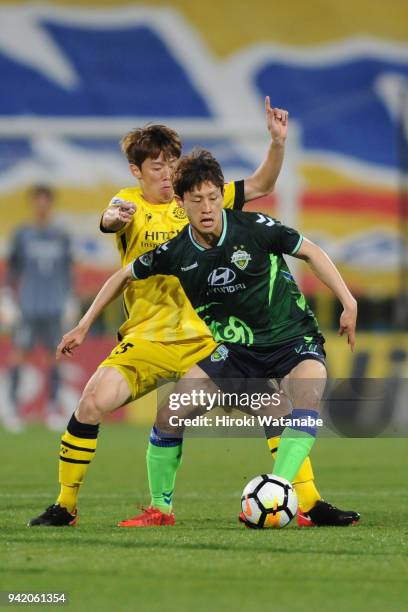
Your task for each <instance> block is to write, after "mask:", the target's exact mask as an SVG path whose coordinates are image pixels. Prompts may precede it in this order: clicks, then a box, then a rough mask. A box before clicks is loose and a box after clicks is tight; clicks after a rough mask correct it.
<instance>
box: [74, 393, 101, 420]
mask: <svg viewBox="0 0 408 612" xmlns="http://www.w3.org/2000/svg"><path fill="white" fill-rule="evenodd" d="M76 414H77V417H78V419H79V420H80V421H81V423H88V424H89V425H98V423H100V422H101V420H102V417H103V410H102V408H101V406H100V405H99V404H98V401H97V398H96V394H95V393H94V392H93V391H85V392H84V393H83V395H82V397H81V399H80V402H79V406H78V409H77V413H76Z"/></svg>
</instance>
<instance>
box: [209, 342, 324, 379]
mask: <svg viewBox="0 0 408 612" xmlns="http://www.w3.org/2000/svg"><path fill="white" fill-rule="evenodd" d="M323 345H324V338H323V336H317V337H315V338H313V339H312V340H311V341H309V339H308V340H307V341H306V340H305V339H304V338H303V337H300V338H295V339H294V340H290V341H289V342H287V343H286V344H280V345H276V346H271V347H270V348H269V347H268V348H265V349H263V348H262V349H259V348H254V347H246V346H242V345H240V344H229V343H224V344H221V345H219V346H218V347H217V348H216V349H215V351H213V352H212V353H211V355H210V356H209V357H206V358H205V359H203V360H202V361H199V362H198V364H197V365H198V366H199V367H200V368H202V369H203V370H204V372H205V373H206V374H208V376H209V377H210V378H211V379H213V380H214V381H216V382H217V379H220V381H219V382H218V384H219V386H220V387H224V388H226V385H225V384H222V382H221V381H222V380H225V379H228V380H231V379H243V378H245V379H258V380H261V379H262V380H267V379H270V378H276V379H281V378H284V376H286V375H287V374H289V372H291V370H293V368H294V367H296V366H297V365H298V364H299V363H301V362H302V361H305V360H306V359H314V360H316V361H320V362H321V363H323V365H325V357H326V352H325V350H324V348H323ZM232 387H235V385H234V384H233V385H232ZM228 388H231V387H228Z"/></svg>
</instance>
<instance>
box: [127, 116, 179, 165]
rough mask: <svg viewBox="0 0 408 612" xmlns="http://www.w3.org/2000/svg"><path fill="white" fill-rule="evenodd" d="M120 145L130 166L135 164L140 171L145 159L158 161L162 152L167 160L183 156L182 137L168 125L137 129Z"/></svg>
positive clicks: (154, 125) (147, 126)
mask: <svg viewBox="0 0 408 612" xmlns="http://www.w3.org/2000/svg"><path fill="white" fill-rule="evenodd" d="M120 144H121V147H122V151H123V153H124V154H125V155H126V157H127V159H128V162H129V164H135V166H137V167H138V168H139V169H141V167H142V164H143V162H144V161H145V159H147V158H150V159H156V158H157V157H159V155H160V153H161V152H162V151H163V153H164V156H165V158H166V159H167V158H169V157H175V158H177V159H178V158H179V157H180V155H181V140H180V136H179V135H178V134H177V132H175V131H174V130H172V129H171V128H169V127H168V126H167V125H160V124H153V125H146V126H145V127H143V128H137V129H136V130H133V131H132V132H129V133H128V134H126V135H125V136H124V137H123V138H122V140H121V141H120Z"/></svg>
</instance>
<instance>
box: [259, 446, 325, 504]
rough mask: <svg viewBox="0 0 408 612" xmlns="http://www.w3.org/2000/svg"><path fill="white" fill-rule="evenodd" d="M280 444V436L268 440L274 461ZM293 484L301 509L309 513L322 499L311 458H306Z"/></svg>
mask: <svg viewBox="0 0 408 612" xmlns="http://www.w3.org/2000/svg"><path fill="white" fill-rule="evenodd" d="M279 442H280V437H279V436H275V437H274V438H269V439H268V446H269V449H270V451H271V454H272V457H273V459H275V458H276V453H277V452H278V447H279ZM292 484H293V488H294V489H295V491H296V495H297V496H298V500H299V507H300V509H301V510H302V511H303V512H309V510H310V509H311V508H313V506H314V505H315V503H316V502H317V501H319V499H321V498H322V497H321V495H320V493H319V491H318V490H317V489H316V486H315V483H314V474H313V468H312V463H311V461H310V459H309V457H306V459H305V460H304V462H303V463H302V465H301V466H300V469H299V471H298V473H297V474H296V476H295V479H294V481H293V483H292Z"/></svg>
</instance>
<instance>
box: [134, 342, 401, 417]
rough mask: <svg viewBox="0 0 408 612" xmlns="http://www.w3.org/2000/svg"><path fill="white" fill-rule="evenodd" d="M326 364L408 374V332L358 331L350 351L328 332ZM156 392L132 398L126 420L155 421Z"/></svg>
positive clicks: (362, 374)
mask: <svg viewBox="0 0 408 612" xmlns="http://www.w3.org/2000/svg"><path fill="white" fill-rule="evenodd" d="M325 348H326V352H327V366H328V371H329V376H330V377H331V378H387V377H403V378H407V377H408V334H406V333H405V334H403V333H395V334H373V333H362V334H358V338H357V349H356V352H355V353H351V351H350V348H349V347H348V345H347V341H346V339H345V338H340V337H339V336H337V335H336V334H334V333H329V334H326V345H325ZM156 410H157V392H156V391H154V392H152V393H149V394H148V395H146V396H145V397H143V398H141V399H139V400H137V401H136V402H132V403H131V404H129V405H128V407H127V420H128V421H129V422H131V423H135V424H138V425H147V424H153V423H154V420H155V417H156Z"/></svg>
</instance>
